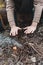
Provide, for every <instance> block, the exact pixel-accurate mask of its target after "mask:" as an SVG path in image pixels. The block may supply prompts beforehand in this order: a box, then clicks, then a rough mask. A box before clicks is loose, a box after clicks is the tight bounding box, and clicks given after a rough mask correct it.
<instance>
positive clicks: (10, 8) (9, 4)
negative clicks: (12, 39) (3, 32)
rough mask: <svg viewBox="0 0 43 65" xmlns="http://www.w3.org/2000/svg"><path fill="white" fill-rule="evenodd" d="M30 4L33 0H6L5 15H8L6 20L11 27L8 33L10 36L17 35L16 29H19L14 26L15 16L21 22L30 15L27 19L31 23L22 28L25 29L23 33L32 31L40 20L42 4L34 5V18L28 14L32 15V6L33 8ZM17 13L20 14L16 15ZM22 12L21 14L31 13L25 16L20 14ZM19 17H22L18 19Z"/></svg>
mask: <svg viewBox="0 0 43 65" xmlns="http://www.w3.org/2000/svg"><path fill="white" fill-rule="evenodd" d="M29 1H30V2H31V4H29V3H30V2H29ZM36 1H37V0H36ZM36 1H34V2H35V3H36ZM38 2H39V1H38ZM21 3H22V4H21ZM28 4H29V5H28ZM32 5H33V0H15V1H13V0H6V11H7V17H8V21H9V24H10V27H11V31H10V35H12V36H15V35H17V34H18V30H20V29H21V28H20V27H18V26H16V23H15V18H16V17H17V18H18V20H20V21H21V22H22V21H24V20H23V19H26V18H29V17H30V18H29V19H30V20H29V21H30V22H31V21H32V23H31V25H30V26H26V27H24V28H23V29H25V31H24V33H25V34H29V33H33V32H34V31H35V30H36V27H37V24H38V23H39V20H40V17H41V12H42V6H40V4H39V3H37V5H36V7H35V13H34V18H33V20H32V16H30V15H32V8H33V6H32ZM15 10H16V16H15V18H14V15H15V13H14V12H15ZM18 13H20V14H21V15H17V14H18ZM22 13H23V14H25V13H26V14H29V13H31V14H29V16H28V17H27V16H26V15H22ZM20 18H22V19H20ZM26 20H27V19H26ZM29 21H28V22H29ZM19 23H20V22H19ZM26 23H27V22H26ZM20 26H21V25H20Z"/></svg>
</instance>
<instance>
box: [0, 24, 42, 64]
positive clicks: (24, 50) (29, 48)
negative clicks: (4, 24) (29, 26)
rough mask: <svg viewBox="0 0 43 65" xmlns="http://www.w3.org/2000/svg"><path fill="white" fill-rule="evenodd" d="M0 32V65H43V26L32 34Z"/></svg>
mask: <svg viewBox="0 0 43 65" xmlns="http://www.w3.org/2000/svg"><path fill="white" fill-rule="evenodd" d="M23 31H24V30H22V31H18V32H19V34H18V36H16V37H11V36H10V35H9V29H7V30H5V31H4V32H0V65H43V24H40V25H39V26H38V27H37V30H36V31H35V32H34V33H33V34H29V35H26V34H24V33H23Z"/></svg>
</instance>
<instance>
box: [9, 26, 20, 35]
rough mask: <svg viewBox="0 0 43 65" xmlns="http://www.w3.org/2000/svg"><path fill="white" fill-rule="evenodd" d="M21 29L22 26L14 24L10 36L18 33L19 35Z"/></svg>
mask: <svg viewBox="0 0 43 65" xmlns="http://www.w3.org/2000/svg"><path fill="white" fill-rule="evenodd" d="M20 29H21V28H20V27H17V26H13V27H12V28H11V31H10V36H16V35H18V30H20Z"/></svg>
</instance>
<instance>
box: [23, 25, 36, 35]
mask: <svg viewBox="0 0 43 65" xmlns="http://www.w3.org/2000/svg"><path fill="white" fill-rule="evenodd" d="M36 27H37V26H32V25H31V26H28V27H25V28H24V29H25V31H24V33H25V34H30V33H34V31H35V30H36Z"/></svg>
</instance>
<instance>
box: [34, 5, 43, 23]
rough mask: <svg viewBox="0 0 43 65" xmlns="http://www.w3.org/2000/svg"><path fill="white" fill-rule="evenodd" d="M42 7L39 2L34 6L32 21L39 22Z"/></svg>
mask: <svg viewBox="0 0 43 65" xmlns="http://www.w3.org/2000/svg"><path fill="white" fill-rule="evenodd" d="M42 9H43V8H42V6H41V5H40V4H38V5H36V6H35V12H34V18H33V22H36V23H39V21H40V18H41V14H42Z"/></svg>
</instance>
